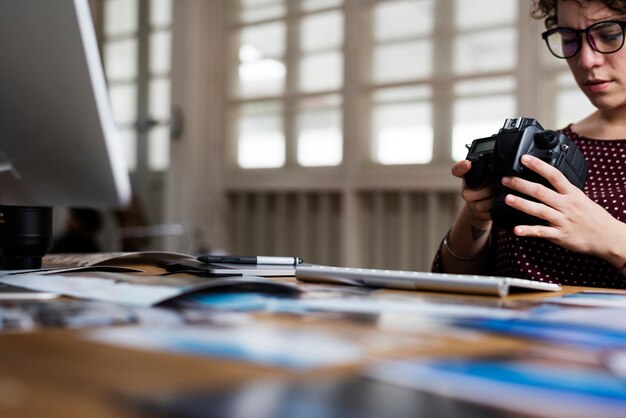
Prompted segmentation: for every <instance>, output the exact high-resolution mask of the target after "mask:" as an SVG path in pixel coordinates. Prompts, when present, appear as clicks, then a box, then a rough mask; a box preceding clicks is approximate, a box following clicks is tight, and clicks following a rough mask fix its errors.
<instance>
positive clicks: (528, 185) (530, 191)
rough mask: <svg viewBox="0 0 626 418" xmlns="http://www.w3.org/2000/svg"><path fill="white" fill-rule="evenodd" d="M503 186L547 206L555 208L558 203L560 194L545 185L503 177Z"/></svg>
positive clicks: (518, 178)
mask: <svg viewBox="0 0 626 418" xmlns="http://www.w3.org/2000/svg"><path fill="white" fill-rule="evenodd" d="M502 184H503V185H504V186H506V187H508V188H509V189H511V190H515V191H517V192H519V193H521V194H525V195H527V196H531V197H534V198H535V199H537V200H539V201H540V202H543V203H545V204H547V205H550V206H554V205H555V204H557V203H558V198H559V194H558V193H557V192H555V191H554V190H551V189H549V188H547V187H546V186H544V185H543V184H539V183H535V182H532V181H528V180H524V179H522V178H520V177H503V178H502Z"/></svg>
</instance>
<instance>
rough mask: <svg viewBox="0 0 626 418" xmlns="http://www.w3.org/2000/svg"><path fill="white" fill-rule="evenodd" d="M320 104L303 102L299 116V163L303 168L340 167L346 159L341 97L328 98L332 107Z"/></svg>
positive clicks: (312, 100) (314, 101) (313, 100)
mask: <svg viewBox="0 0 626 418" xmlns="http://www.w3.org/2000/svg"><path fill="white" fill-rule="evenodd" d="M321 100H324V99H321ZM319 101H320V99H317V98H316V99H310V100H308V101H307V102H304V103H302V104H301V110H300V112H299V114H298V163H299V164H300V165H303V166H332V165H338V164H340V163H341V160H342V157H343V149H342V146H343V135H342V127H341V109H340V108H339V104H340V103H339V102H340V100H339V97H338V96H333V97H331V98H330V99H329V101H331V102H333V105H332V106H327V105H326V106H320V103H317V102H319ZM321 104H322V105H324V103H321Z"/></svg>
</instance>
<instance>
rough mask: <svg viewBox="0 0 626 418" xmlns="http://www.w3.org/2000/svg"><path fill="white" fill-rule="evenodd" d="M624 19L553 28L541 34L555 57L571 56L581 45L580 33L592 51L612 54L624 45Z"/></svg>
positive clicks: (625, 22)
mask: <svg viewBox="0 0 626 418" xmlns="http://www.w3.org/2000/svg"><path fill="white" fill-rule="evenodd" d="M624 28H626V21H624V20H607V21H603V22H598V23H594V24H593V25H591V26H589V27H588V28H586V29H572V28H553V29H550V30H547V31H545V32H544V33H542V34H541V37H542V38H543V39H544V40H545V41H546V44H547V45H548V49H550V52H552V55H554V56H555V57H557V58H571V57H573V56H574V55H576V54H578V51H580V48H581V46H582V34H583V33H584V34H585V35H587V42H589V46H591V48H592V49H593V50H594V51H597V52H599V53H601V54H612V53H613V52H617V51H619V50H620V49H621V48H622V46H624Z"/></svg>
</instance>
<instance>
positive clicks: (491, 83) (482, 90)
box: [454, 77, 517, 96]
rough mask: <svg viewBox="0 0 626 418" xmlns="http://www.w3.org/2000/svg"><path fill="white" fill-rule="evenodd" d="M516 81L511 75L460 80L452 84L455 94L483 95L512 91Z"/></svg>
mask: <svg viewBox="0 0 626 418" xmlns="http://www.w3.org/2000/svg"><path fill="white" fill-rule="evenodd" d="M516 86H517V82H516V81H515V78H513V77H493V78H487V79H482V80H471V81H461V82H458V83H456V84H455V85H454V94H455V95H456V96H471V95H481V94H482V95H485V94H493V93H504V92H507V93H508V92H513V90H515V87H516Z"/></svg>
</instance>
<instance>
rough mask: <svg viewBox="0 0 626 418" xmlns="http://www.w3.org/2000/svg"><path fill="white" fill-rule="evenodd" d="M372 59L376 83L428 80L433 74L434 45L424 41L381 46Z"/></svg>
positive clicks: (373, 79) (373, 76)
mask: <svg viewBox="0 0 626 418" xmlns="http://www.w3.org/2000/svg"><path fill="white" fill-rule="evenodd" d="M372 59H373V63H372V81H374V82H376V83H384V82H391V81H401V80H410V79H422V78H426V77H429V76H430V75H431V73H432V43H431V41H426V40H424V41H413V42H403V43H397V44H389V45H385V46H380V47H377V48H376V50H375V51H374V54H373V57H372Z"/></svg>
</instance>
